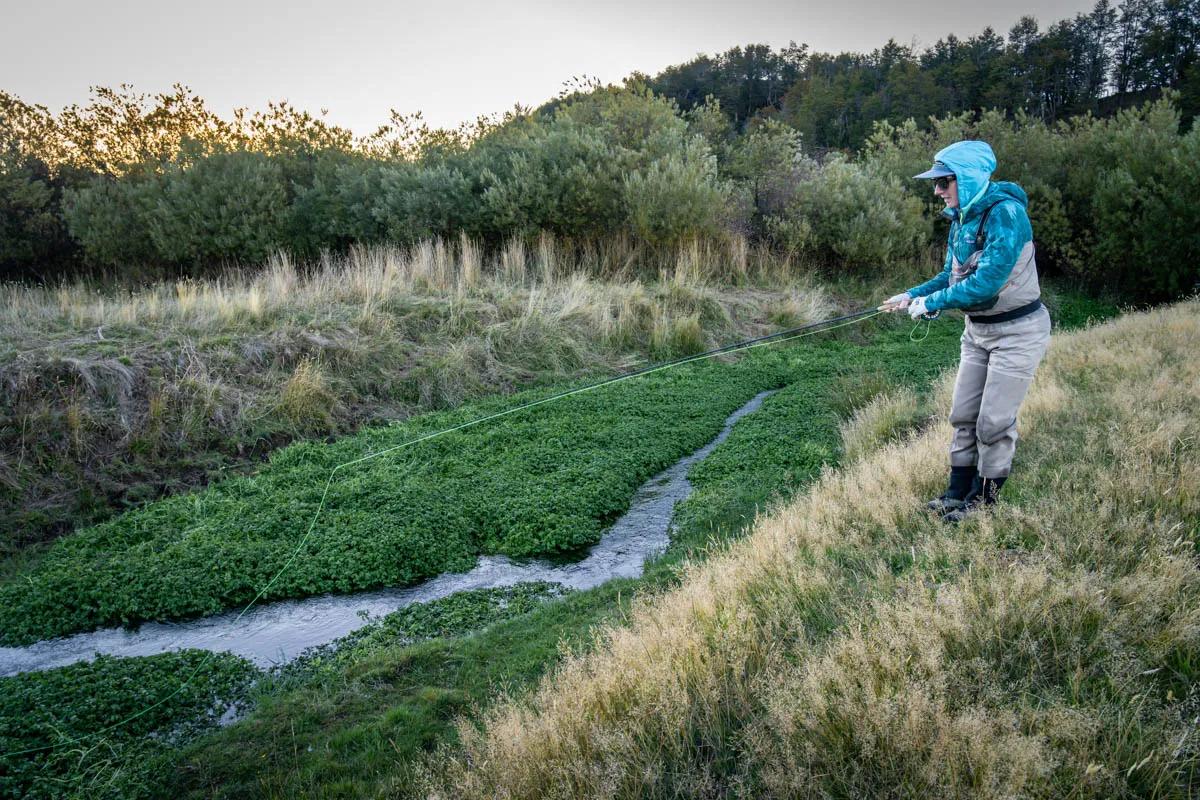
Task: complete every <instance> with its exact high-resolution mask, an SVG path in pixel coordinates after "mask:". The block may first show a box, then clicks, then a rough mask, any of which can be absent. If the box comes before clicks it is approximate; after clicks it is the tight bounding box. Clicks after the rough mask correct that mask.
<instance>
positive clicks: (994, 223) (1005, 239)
mask: <svg viewBox="0 0 1200 800" xmlns="http://www.w3.org/2000/svg"><path fill="white" fill-rule="evenodd" d="M1032 234H1033V231H1032V229H1031V228H1030V226H1029V217H1028V216H1027V215H1026V214H1025V209H1024V208H1022V207H1021V206H1020V205H1018V204H1017V203H1011V202H1002V203H1001V204H1000V205H999V206H998V207H997V208H995V209H993V210H992V212H991V214H989V215H988V218H987V241H986V243H985V244H984V246H983V254H982V255H981V256H980V257H979V266H978V268H977V269H976V270H975V272H974V273H972V274H971V275H970V276H969V277H968V278H967V279H966V280H964V281H962V282H961V283H956V284H954V285H953V286H947V287H946V288H942V289H940V290H938V291H935V292H933V293H932V294H930V295H928V296H927V297H926V298H925V307H926V308H928V309H929V310H930V311H937V310H939V309H945V308H965V307H967V306H973V305H976V304H978V303H982V302H984V301H985V300H988V299H990V298H992V297H995V296H996V295H998V294H1000V290H1001V289H1002V288H1003V287H1004V282H1005V281H1007V280H1008V276H1009V275H1011V274H1012V271H1013V267H1015V266H1016V264H1017V257H1018V256H1020V255H1021V248H1023V247H1024V246H1025V243H1026V242H1028V241H1029V240H1030V239H1031V238H1032Z"/></svg>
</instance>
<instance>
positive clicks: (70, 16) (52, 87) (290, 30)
mask: <svg viewBox="0 0 1200 800" xmlns="http://www.w3.org/2000/svg"><path fill="white" fill-rule="evenodd" d="M1093 2H1094V0H1014V1H1013V2H1005V3H999V2H996V0H938V1H937V2H933V1H932V0H892V1H891V2H888V0H793V1H792V2H779V1H778V0H776V1H772V0H740V2H739V1H738V0H723V2H709V1H708V0H703V1H702V2H677V3H668V2H661V1H660V0H640V1H639V0H614V1H613V2H602V0H592V2H577V1H576V0H560V2H547V1H545V0H506V2H476V1H475V0H468V1H467V2H441V3H434V2H407V1H406V0H397V1H396V2H390V3H386V2H367V1H366V0H341V1H340V2H333V1H332V0H330V1H329V2H323V3H310V2H303V0H286V1H285V0H261V1H259V2H256V1H255V0H242V2H232V1H231V0H208V1H207V2H201V1H200V0H186V2H185V1H184V0H126V2H104V1H103V0H71V1H70V2H67V1H66V0H25V1H24V2H14V1H13V0H0V13H2V16H0V19H4V20H5V21H6V23H8V24H6V28H7V29H8V30H7V32H6V35H5V37H4V38H5V42H4V47H3V48H0V88H2V89H4V90H6V91H8V92H11V93H13V94H16V95H18V96H19V97H21V98H22V99H23V100H25V101H27V102H33V103H40V104H43V105H46V106H48V107H50V108H51V109H52V110H54V111H58V110H59V109H60V108H61V107H62V106H64V105H67V104H70V103H83V102H85V101H86V100H87V97H88V87H89V86H92V85H101V86H116V85H117V84H120V83H130V84H133V86H134V87H135V88H136V89H137V90H139V91H142V92H145V93H148V94H149V93H154V92H158V91H163V90H166V89H168V88H169V87H170V86H171V84H172V83H176V82H178V83H183V84H185V85H187V86H190V87H191V88H192V89H193V90H194V91H195V92H196V93H198V94H199V95H200V96H201V97H203V98H205V100H207V101H208V103H209V106H210V107H211V108H213V109H214V110H215V111H216V112H218V113H220V114H222V115H227V114H228V113H229V112H230V111H232V109H233V108H235V107H238V106H246V107H249V108H251V109H257V108H261V107H263V106H264V105H265V104H266V102H267V101H268V100H287V101H288V102H290V103H291V104H292V105H294V106H297V107H299V108H302V109H306V110H308V111H311V112H313V113H317V112H318V111H319V109H321V108H326V109H328V110H329V114H328V116H327V117H326V119H327V120H328V121H330V122H332V123H335V124H339V125H343V126H346V127H349V128H351V129H352V130H354V131H355V132H356V133H359V134H365V133H369V132H370V131H372V130H373V129H374V128H375V127H376V126H378V125H381V124H383V123H385V122H386V121H387V117H388V109H389V108H395V109H396V110H398V111H400V112H402V113H411V112H414V111H418V110H420V111H422V112H424V115H425V118H426V119H427V120H428V121H429V122H430V123H431V124H435V125H446V126H452V125H455V124H457V123H458V122H461V121H464V120H469V119H473V118H474V117H476V116H478V115H481V114H492V113H496V112H501V111H504V110H506V109H509V108H511V107H512V106H513V105H514V104H516V103H521V104H523V105H537V104H540V103H541V102H543V101H545V100H548V99H550V98H551V97H554V96H555V95H557V94H558V93H559V91H560V90H561V88H562V85H563V83H564V82H565V81H568V80H569V79H570V78H571V77H572V76H573V75H588V76H594V77H596V78H599V79H600V80H602V81H604V82H605V83H609V82H618V81H620V80H621V79H622V78H624V77H626V76H627V75H629V74H630V73H631V72H634V71H641V72H645V73H649V74H654V73H655V72H658V71H659V70H661V69H662V68H663V67H666V66H668V65H670V64H677V63H681V62H683V61H687V60H688V59H690V58H692V57H693V56H695V55H696V54H697V53H702V52H703V53H710V54H711V53H717V52H721V51H724V50H727V49H729V48H730V47H733V46H735V45H744V44H748V43H753V42H765V43H768V44H771V45H773V46H775V47H781V46H784V45H786V44H787V43H788V41H789V40H795V41H796V42H798V43H808V45H809V46H810V48H811V49H812V50H817V51H827V52H828V51H832V52H839V51H843V50H853V51H869V50H873V49H875V48H876V47H879V46H880V45H882V44H883V43H884V42H886V41H887V39H888V38H889V37H891V38H894V39H896V40H897V41H899V42H902V43H906V44H907V43H915V44H917V45H918V46H920V47H923V46H927V45H929V44H932V43H933V42H935V41H936V40H937V39H939V38H941V37H943V36H945V35H946V34H949V33H955V34H957V35H959V36H963V37H965V36H970V35H974V34H975V33H978V32H979V31H980V30H982V29H983V28H984V27H985V26H987V25H991V26H992V27H994V28H996V30H997V31H998V32H1000V33H1001V35H1003V34H1005V33H1006V32H1007V31H1008V29H1009V28H1010V27H1011V26H1012V25H1013V23H1015V22H1016V21H1017V19H1018V18H1020V17H1021V16H1022V15H1024V14H1031V15H1033V16H1035V17H1036V18H1037V19H1038V21H1039V22H1040V23H1041V26H1042V28H1043V29H1044V28H1045V27H1047V26H1048V25H1050V24H1051V23H1053V22H1057V21H1058V20H1060V19H1063V18H1066V17H1073V16H1074V15H1075V14H1076V13H1078V12H1080V11H1087V10H1089V9H1090V8H1091V6H1092V5H1093Z"/></svg>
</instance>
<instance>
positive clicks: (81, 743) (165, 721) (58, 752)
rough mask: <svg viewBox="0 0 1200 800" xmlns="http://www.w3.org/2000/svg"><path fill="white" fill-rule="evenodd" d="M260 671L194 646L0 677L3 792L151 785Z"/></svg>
mask: <svg viewBox="0 0 1200 800" xmlns="http://www.w3.org/2000/svg"><path fill="white" fill-rule="evenodd" d="M193 672H194V673H195V675H194V676H193V677H192V679H191V681H190V682H189V683H187V684H186V685H183V686H182V687H181V681H182V679H183V677H184V676H187V675H191V674H192V673H193ZM257 674H258V670H257V669H255V668H254V667H253V666H252V665H251V664H250V663H249V662H247V661H245V660H243V659H240V658H237V657H235V656H231V655H228V654H216V655H214V654H212V653H205V652H202V651H197V650H188V651H184V652H180V653H166V654H163V655H157V656H149V657H146V658H111V657H107V656H100V657H98V658H97V659H96V660H95V661H91V662H87V663H80V664H73V665H71V666H69V667H63V668H61V669H53V670H47V671H45V672H30V673H25V674H22V675H17V676H15V677H10V678H0V797H5V798H9V797H11V798H40V797H88V798H106V797H111V798H126V797H135V796H147V795H151V794H153V793H154V788H153V787H157V786H160V785H161V782H162V780H163V777H164V774H165V773H164V770H165V769H166V767H167V765H168V764H169V762H170V760H171V759H172V758H173V756H174V754H175V753H176V748H177V746H178V744H179V743H180V742H182V741H184V740H186V739H188V738H191V737H193V736H195V735H196V734H197V733H199V732H200V731H203V730H206V729H208V728H211V727H213V726H214V725H215V724H216V722H217V719H218V718H219V717H220V715H221V714H222V713H223V711H224V710H225V708H226V707H227V705H228V704H231V703H235V702H237V701H238V700H239V699H241V698H243V697H244V696H245V694H246V692H247V690H248V687H249V684H250V682H251V680H252V679H253V678H254V677H255V676H256V675H257ZM177 690H179V691H177ZM122 720H127V721H126V722H124V723H123V724H120V725H116V723H118V722H120V721H122ZM114 725H115V727H112V726H114ZM110 727H112V729H111V730H105V729H107V728H110ZM26 750H33V751H34V752H22V751H26Z"/></svg>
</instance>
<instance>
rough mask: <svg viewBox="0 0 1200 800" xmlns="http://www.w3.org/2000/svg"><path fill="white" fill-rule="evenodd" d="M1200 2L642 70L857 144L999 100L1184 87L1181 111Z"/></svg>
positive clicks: (673, 89)
mask: <svg viewBox="0 0 1200 800" xmlns="http://www.w3.org/2000/svg"><path fill="white" fill-rule="evenodd" d="M1198 47H1200V2H1197V0H1128V2H1126V3H1124V4H1122V5H1120V6H1113V5H1111V4H1110V3H1109V2H1108V0H1099V2H1097V3H1096V5H1095V7H1094V8H1093V9H1092V11H1091V13H1089V14H1078V15H1077V16H1076V17H1075V18H1074V19H1064V20H1061V21H1058V22H1055V23H1053V24H1051V25H1049V26H1048V27H1046V28H1045V29H1042V28H1040V27H1039V23H1038V21H1037V20H1036V19H1035V18H1034V17H1030V16H1025V17H1022V18H1021V19H1020V21H1018V22H1017V23H1016V24H1015V25H1014V26H1013V27H1012V28H1011V29H1010V30H1009V31H1008V35H1007V37H1005V36H1001V35H1000V34H999V33H997V32H996V31H995V30H993V29H992V28H984V29H983V30H982V31H981V32H980V33H978V34H976V35H974V36H970V37H968V38H966V39H960V38H959V37H958V36H956V35H954V34H949V35H947V36H946V37H945V38H943V39H939V40H938V41H937V42H936V43H934V44H933V45H932V46H931V47H929V48H927V49H924V50H921V49H918V48H914V47H912V46H908V45H901V44H898V43H897V42H896V41H895V40H889V41H888V42H887V43H886V44H885V45H883V46H882V47H880V48H878V49H876V50H874V51H872V52H871V53H839V54H837V55H834V54H832V53H810V52H809V48H808V46H807V45H803V44H801V45H796V44H795V43H794V42H793V43H792V44H791V45H790V46H789V47H785V48H783V49H781V50H778V51H776V50H774V49H772V48H771V47H770V46H768V45H765V44H752V45H748V46H746V47H735V48H733V49H732V50H728V51H726V52H724V53H721V54H720V55H715V56H710V55H699V56H697V57H696V58H694V59H692V60H691V61H689V62H687V63H686V64H680V65H678V66H672V67H668V68H667V69H665V70H663V71H662V72H661V73H659V74H658V75H655V76H653V77H650V76H638V77H641V78H642V79H644V80H645V81H646V83H647V85H649V86H650V88H652V89H653V90H654V91H655V92H656V93H659V94H663V95H665V96H667V97H671V98H673V99H674V100H675V101H676V102H678V103H679V105H680V107H681V108H683V109H685V110H687V109H691V108H693V107H695V106H697V105H699V104H703V103H704V102H705V100H706V98H708V97H712V98H714V99H716V100H717V101H719V102H720V106H721V108H722V109H723V110H724V111H725V112H726V113H727V114H728V115H729V116H730V117H731V119H732V120H733V121H735V122H736V123H738V124H739V125H742V126H744V125H745V124H746V123H747V122H748V121H749V120H750V119H753V118H754V117H761V116H775V117H778V118H779V119H781V120H783V121H784V122H786V123H788V124H789V125H791V126H792V127H794V128H796V129H797V130H799V131H800V132H801V133H802V134H803V135H804V137H805V140H806V141H807V142H808V143H809V144H810V145H813V146H818V147H837V148H857V147H858V146H860V145H861V144H862V143H863V142H864V141H865V140H866V138H867V137H868V136H869V135H870V134H871V130H872V127H873V125H874V124H875V123H876V122H877V121H880V120H887V121H888V122H892V123H900V122H902V121H904V120H905V119H908V118H910V117H912V118H914V119H917V120H924V119H927V118H929V117H930V116H943V115H946V114H950V113H957V112H962V111H981V110H984V109H990V108H1000V109H1003V110H1005V111H1006V112H1008V113H1010V114H1012V113H1016V112H1018V111H1023V112H1025V113H1026V114H1029V115H1032V116H1035V117H1038V118H1040V119H1042V120H1045V121H1047V122H1053V121H1056V120H1059V119H1063V118H1065V117H1068V116H1072V115H1076V114H1083V113H1087V112H1092V113H1107V112H1111V111H1113V110H1115V109H1117V108H1119V107H1121V106H1122V105H1130V104H1135V103H1138V102H1141V101H1142V100H1145V99H1149V98H1152V97H1154V96H1156V95H1157V94H1158V93H1159V92H1160V91H1161V90H1162V89H1164V88H1173V89H1178V90H1179V91H1180V92H1181V93H1182V98H1181V111H1182V112H1183V117H1184V120H1185V122H1186V121H1189V120H1191V118H1193V117H1194V116H1195V115H1196V113H1197V110H1198V108H1200V67H1198V65H1197V49H1198Z"/></svg>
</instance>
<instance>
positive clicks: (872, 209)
mask: <svg viewBox="0 0 1200 800" xmlns="http://www.w3.org/2000/svg"><path fill="white" fill-rule="evenodd" d="M766 224H767V229H768V231H770V233H771V235H772V236H773V237H774V238H775V240H776V241H777V242H778V243H779V244H781V245H782V246H783V247H785V248H786V249H787V250H790V251H794V252H801V253H805V254H807V255H809V256H811V257H813V258H816V259H818V260H821V261H825V262H827V263H828V262H831V261H835V260H838V261H841V262H844V263H845V265H846V266H847V267H849V268H851V269H859V270H861V269H865V268H867V267H870V266H876V265H880V264H885V263H889V262H894V261H897V260H900V259H905V258H911V257H913V256H914V255H916V253H917V251H918V250H919V248H920V246H921V245H922V244H924V243H925V242H927V241H928V240H929V235H930V227H929V222H928V221H927V220H926V219H925V218H924V216H923V215H922V213H921V203H920V201H918V200H917V199H916V198H914V197H913V196H911V195H910V194H908V193H906V192H905V191H904V189H903V187H902V186H901V184H900V181H899V180H897V179H896V178H894V177H890V176H885V175H883V174H882V173H880V172H878V171H877V170H874V169H872V168H870V167H869V166H863V165H860V164H855V163H852V162H849V161H846V160H844V159H842V158H834V159H832V160H830V161H829V162H828V163H827V164H825V165H823V166H822V167H820V168H816V169H813V170H812V171H810V172H809V173H808V175H807V176H806V177H805V178H804V179H803V180H802V181H801V182H800V183H799V184H798V185H797V186H796V188H795V193H794V194H793V196H792V199H791V201H790V202H789V203H788V206H787V208H786V209H785V210H784V212H783V213H781V214H778V215H774V216H771V217H769V218H768V219H767V223H766Z"/></svg>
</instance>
